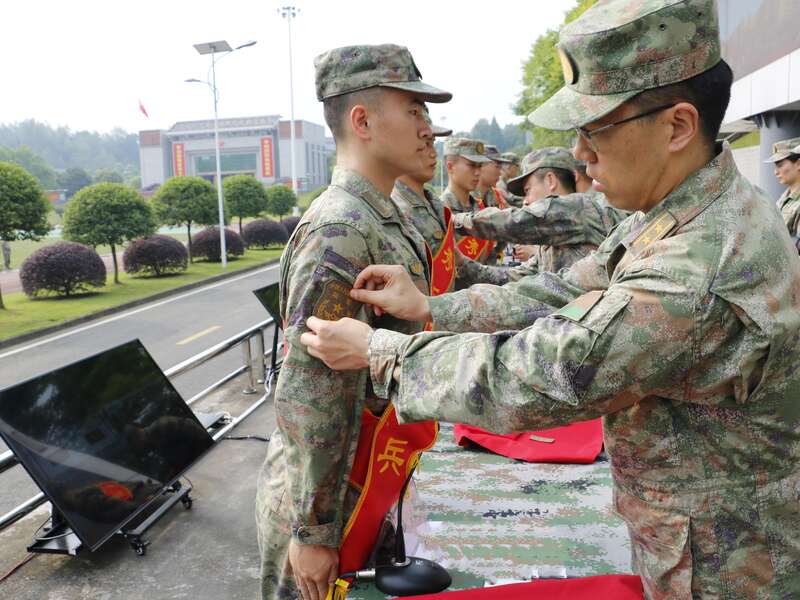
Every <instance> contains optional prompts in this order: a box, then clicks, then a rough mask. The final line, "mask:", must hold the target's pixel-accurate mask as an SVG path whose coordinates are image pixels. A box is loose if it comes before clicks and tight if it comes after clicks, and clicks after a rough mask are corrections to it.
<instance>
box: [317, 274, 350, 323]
mask: <svg viewBox="0 0 800 600" xmlns="http://www.w3.org/2000/svg"><path fill="white" fill-rule="evenodd" d="M360 306H361V303H360V302H358V301H356V300H353V299H352V298H351V297H350V286H348V285H347V284H346V283H344V282H343V281H339V280H338V279H332V280H331V281H328V282H326V283H325V286H324V287H323V289H322V295H321V296H320V298H319V300H317V303H316V304H315V305H314V313H313V314H314V316H315V317H318V318H320V319H325V320H327V321H338V320H339V319H341V318H343V317H354V316H355V315H356V314H357V313H358V309H359V307H360Z"/></svg>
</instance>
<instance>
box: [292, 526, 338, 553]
mask: <svg viewBox="0 0 800 600" xmlns="http://www.w3.org/2000/svg"><path fill="white" fill-rule="evenodd" d="M341 529H342V528H341V526H337V525H336V523H326V524H325V525H301V526H300V527H292V537H293V538H295V539H296V540H297V541H298V542H300V543H301V544H307V545H309V546H330V547H331V548H338V547H339V542H340V541H341V535H340V532H341Z"/></svg>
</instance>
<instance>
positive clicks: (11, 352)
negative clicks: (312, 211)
mask: <svg viewBox="0 0 800 600" xmlns="http://www.w3.org/2000/svg"><path fill="white" fill-rule="evenodd" d="M278 266H279V265H277V264H275V265H270V266H269V267H265V268H264V269H259V270H258V271H250V272H249V273H245V274H244V275H240V276H238V277H232V278H231V279H225V280H223V281H220V282H218V283H213V284H211V285H208V286H205V287H201V288H197V289H196V290H192V291H191V292H186V293H185V294H181V295H180V296H172V297H171V298H167V299H166V300H162V301H161V302H156V303H154V304H148V305H146V306H143V307H141V308H136V309H134V310H129V311H128V312H124V313H120V314H118V315H114V316H113V317H109V318H108V319H103V320H102V321H98V322H97V323H91V324H89V325H86V326H84V327H78V328H77V329H72V330H70V331H67V332H65V333H60V334H58V335H54V336H53V337H49V338H45V339H43V340H39V341H38V342H34V343H32V344H28V345H27V346H22V347H20V348H16V349H14V350H9V351H8V352H4V353H3V354H0V359H2V358H7V357H9V356H13V355H14V354H19V353H20V352H25V351H26V350H30V349H32V348H38V347H39V346H44V345H45V344H49V343H50V342H55V341H56V340H61V339H64V338H65V337H69V336H71V335H75V334H76V333H81V332H83V331H88V330H89V329H94V328H95V327H99V326H100V325H105V324H106V323H111V322H113V321H119V320H120V319H124V318H126V317H131V316H133V315H137V314H139V313H141V312H144V311H146V310H150V309H153V308H158V307H159V306H164V305H165V304H169V303H170V302H175V301H176V300H182V299H183V298H188V297H189V296H194V295H195V294H200V293H202V292H205V291H208V290H211V289H214V288H217V287H221V286H223V285H227V284H229V283H234V282H236V281H240V280H242V279H247V278H248V277H252V276H253V275H258V274H259V273H265V272H266V271H271V270H272V269H277V268H278Z"/></svg>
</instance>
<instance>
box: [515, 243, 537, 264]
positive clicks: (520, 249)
mask: <svg viewBox="0 0 800 600" xmlns="http://www.w3.org/2000/svg"><path fill="white" fill-rule="evenodd" d="M534 249H535V246H526V245H523V244H516V245H515V246H514V258H515V259H516V260H518V261H520V262H525V261H526V260H528V259H529V258H530V257H531V256H533V251H534Z"/></svg>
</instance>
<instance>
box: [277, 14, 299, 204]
mask: <svg viewBox="0 0 800 600" xmlns="http://www.w3.org/2000/svg"><path fill="white" fill-rule="evenodd" d="M278 12H279V13H280V15H281V16H282V17H283V18H284V19H286V22H287V23H288V25H289V111H290V117H291V119H292V120H291V122H290V124H289V148H290V154H291V165H292V191H293V192H294V193H295V194H297V193H298V189H297V169H296V166H295V159H294V157H295V151H294V139H295V136H294V61H293V59H292V19H294V18H295V17H296V16H297V13H299V12H300V9H299V8H295V7H294V6H290V5H287V6H282V7H281V8H279V9H278Z"/></svg>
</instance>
